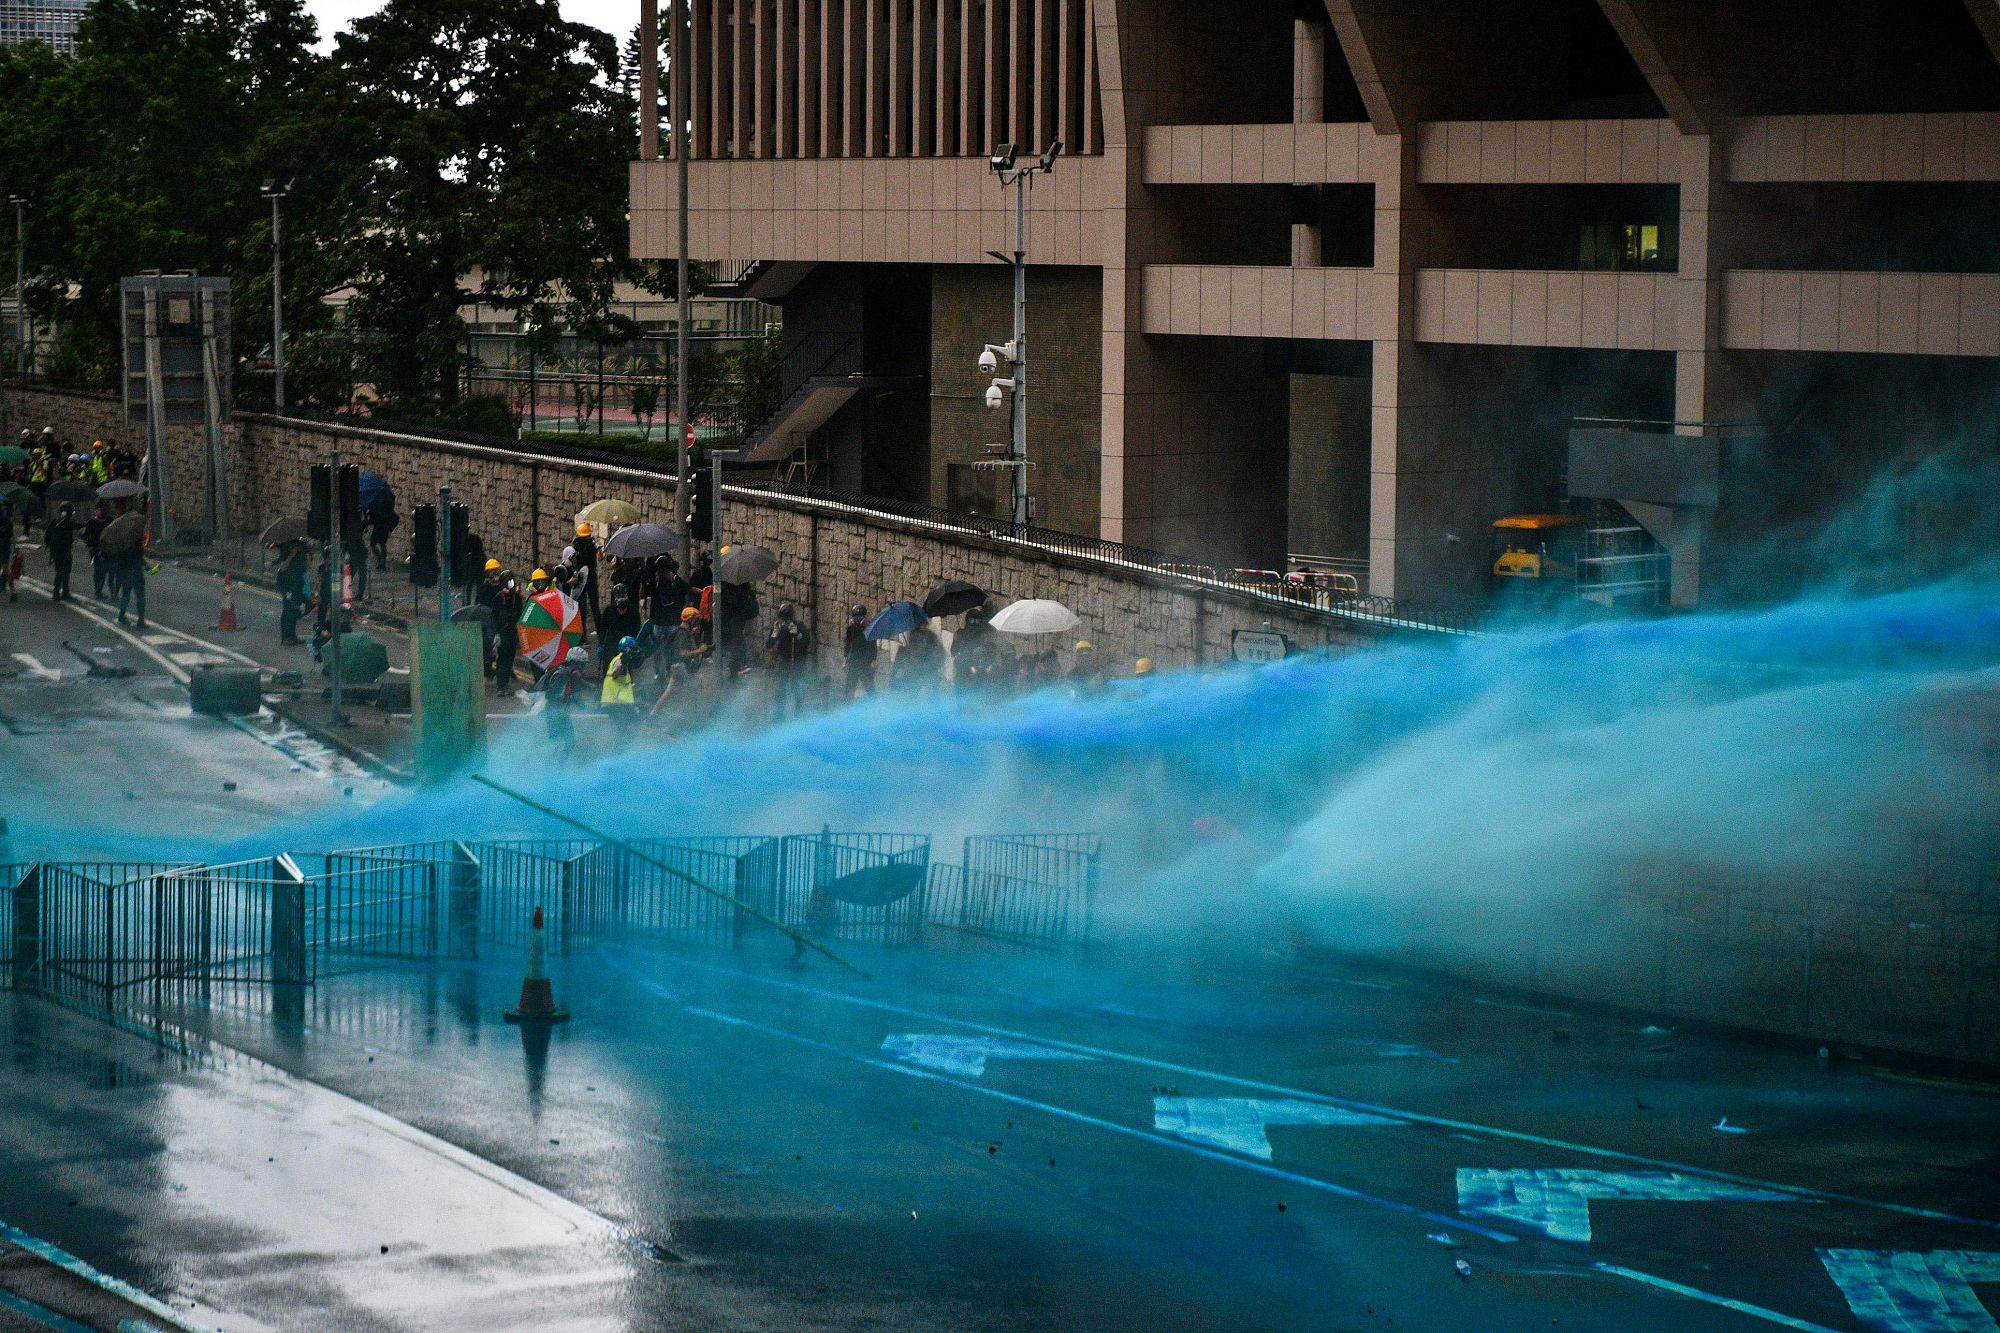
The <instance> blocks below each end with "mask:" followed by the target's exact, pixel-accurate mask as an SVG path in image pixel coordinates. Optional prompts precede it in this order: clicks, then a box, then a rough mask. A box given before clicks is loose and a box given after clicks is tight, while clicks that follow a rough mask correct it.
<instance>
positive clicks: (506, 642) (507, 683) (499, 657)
mask: <svg viewBox="0 0 2000 1333" xmlns="http://www.w3.org/2000/svg"><path fill="white" fill-rule="evenodd" d="M502 575H503V577H502V578H501V580H500V586H499V588H498V590H497V591H496V592H495V593H494V595H493V688H494V689H495V690H497V691H499V692H500V693H502V694H505V693H506V692H507V691H508V690H511V689H513V688H514V662H515V660H516V659H517V658H519V657H520V655H521V610H522V608H523V607H525V606H526V605H527V599H526V598H524V597H523V596H522V595H521V585H520V584H518V583H516V582H515V581H514V579H513V578H512V577H511V576H506V574H505V571H504V570H503V571H502Z"/></svg>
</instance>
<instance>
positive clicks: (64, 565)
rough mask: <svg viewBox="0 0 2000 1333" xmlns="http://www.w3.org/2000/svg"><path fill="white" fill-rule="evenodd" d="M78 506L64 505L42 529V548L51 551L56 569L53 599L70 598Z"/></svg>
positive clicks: (53, 566)
mask: <svg viewBox="0 0 2000 1333" xmlns="http://www.w3.org/2000/svg"><path fill="white" fill-rule="evenodd" d="M76 530H77V523H76V507H75V506H74V505H64V506H63V507H62V508H61V509H59V510H57V511H56V516H55V520H54V521H53V522H51V523H49V524H48V525H46V526H45V527H44V528H43V529H42V549H43V550H45V551H47V552H48V553H49V567H50V568H51V569H53V570H54V571H55V577H54V579H53V580H52V582H53V583H54V585H55V586H54V590H53V592H52V593H51V599H52V600H54V601H58V602H66V601H68V600H69V567H70V561H71V560H72V559H73V558H74V557H75V554H76Z"/></svg>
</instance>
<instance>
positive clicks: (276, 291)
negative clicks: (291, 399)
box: [264, 180, 292, 416]
mask: <svg viewBox="0 0 2000 1333" xmlns="http://www.w3.org/2000/svg"><path fill="white" fill-rule="evenodd" d="M291 192H292V183H291V182H290V181H276V180H267V181H265V182H264V197H265V198H266V199H269V200H270V201H271V377H272V380H271V384H272V387H271V403H272V407H273V408H274V410H276V412H277V414H278V415H279V416H283V415H284V414H285V270H284V260H283V257H282V247H281V246H280V245H279V244H278V240H279V232H278V226H279V220H278V204H279V201H280V200H282V199H283V198H284V197H285V196H286V195H288V194H290V193H291Z"/></svg>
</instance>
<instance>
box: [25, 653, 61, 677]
mask: <svg viewBox="0 0 2000 1333" xmlns="http://www.w3.org/2000/svg"><path fill="white" fill-rule="evenodd" d="M14 660H15V661H16V662H19V663H20V664H21V665H22V666H23V667H26V668H27V671H28V675H29V676H30V677H32V678H34V679H35V680H61V679H62V672H60V671H52V670H50V669H49V668H48V667H45V666H43V665H42V661H41V659H40V658H38V657H36V656H35V655H34V654H33V653H15V654H14Z"/></svg>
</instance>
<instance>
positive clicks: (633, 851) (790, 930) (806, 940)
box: [471, 773, 873, 980]
mask: <svg viewBox="0 0 2000 1333" xmlns="http://www.w3.org/2000/svg"><path fill="white" fill-rule="evenodd" d="M471 776H472V780H473V781H474V782H477V783H479V784H480V785H481V786H485V787H491V788H492V789H493V790H494V791H497V792H499V793H500V794H501V795H502V796H507V797H511V798H513V799H514V800H516V801H519V802H520V803H521V804H522V805H525V806H527V807H528V808H529V809H530V810H536V811H539V812H541V813H542V814H545V815H547V816H549V817H550V818H551V819H559V820H561V821H562V822H563V823H565V824H568V825H569V826H571V827H572V828H575V829H577V830H579V831H580V832H582V833H584V834H586V835H588V836H590V837H593V838H596V839H597V840H598V841H600V842H603V843H607V844H609V845H610V846H613V847H616V848H617V849H618V850H620V851H622V852H624V853H626V854H627V855H629V856H632V857H634V858H635V859H637V860H640V861H644V862H645V863H646V864H647V865H649V866H652V867H653V868H654V869H656V870H664V871H665V872H666V873H667V874H669V875H672V876H673V877H674V878H675V879H677V880H680V881H681V882H682V883H684V884H686V885H688V886H689V887H690V888H693V889H698V890H700V891H701V892H703V893H706V894H708V895H710V896H711V897H715V898H720V899H721V900H722V901H723V902H726V903H729V904H731V905H732V906H734V907H735V908H736V909H737V910H738V911H742V912H748V913H749V914H750V915H751V916H754V917H756V918H757V919H758V920H759V921H762V922H763V923H764V924H765V925H767V926H771V927H774V928H775V929H777V930H779V931H781V932H782V933H783V934H785V935H786V936H788V937H790V939H791V940H792V941H793V942H794V943H796V944H798V945H800V946H802V947H804V948H807V949H811V950H813V951H815V952H817V953H823V954H825V955H826V956H827V957H828V958H831V959H832V960H833V961H834V962H836V963H839V964H840V965H841V966H842V967H844V968H846V969H847V970H848V971H850V972H852V973H854V974H855V975H856V976H858V977H861V978H862V979H863V980H873V978H872V977H870V976H869V975H868V973H866V972H864V971H862V970H861V969H860V968H858V967H856V966H855V965H854V964H853V963H850V962H848V961H847V960H846V959H845V958H842V957H841V956H840V955H839V954H837V953H835V952H834V951H833V950H831V949H829V948H827V947H826V946H825V945H824V944H821V943H820V942H819V941H818V940H816V939H814V938H813V937H812V936H810V935H808V934H806V933H805V932H804V931H803V930H800V929H798V928H797V927H795V926H788V925H786V924H785V923H784V922H782V921H780V920H778V918H776V917H774V916H772V915H771V914H770V913H769V912H766V911H764V910H763V909H761V908H758V907H754V906H752V905H751V904H749V903H746V902H744V901H743V900H742V899H741V898H738V897H737V896H735V895H734V894H731V893H725V892H724V891H723V890H721V889H718V888H716V887H715V886H714V885H712V884H707V883H704V882H702V881H701V880H699V879H697V878H695V877H694V876H693V875H690V874H688V873H687V871H685V870H679V869H676V868H675V867H673V866H670V865H668V864H667V863H666V862H665V861H662V860H659V859H658V858H656V857H652V856H649V855H647V854H646V853H645V852H643V851H641V850H640V849H639V848H637V847H635V846H633V845H632V844H631V843H629V842H626V841H625V840H624V839H623V838H615V837H613V836H612V835H611V834H609V833H606V832H605V831H604V830H603V829H599V828H592V827H591V826H590V825H589V824H586V823H584V822H583V821H582V820H581V819H578V818H577V817H576V816H575V815H571V814H565V813H564V812H563V811H561V810H558V809H556V808H555V807H554V806H549V805H543V804H542V803H541V802H540V801H537V800H536V799H534V798H533V797H532V796H523V795H522V794H521V793H520V792H517V791H515V790H514V789H513V788H511V787H503V786H501V785H500V784H499V783H497V782H495V781H494V780H493V779H492V778H489V777H487V776H486V775H485V774H484V773H474V774H472V775H471Z"/></svg>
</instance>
